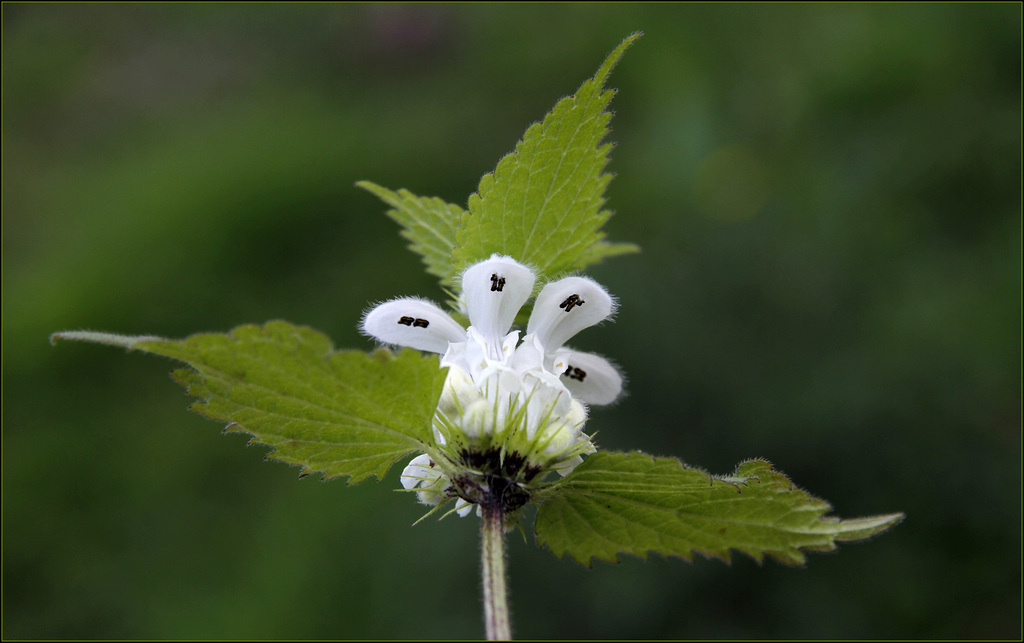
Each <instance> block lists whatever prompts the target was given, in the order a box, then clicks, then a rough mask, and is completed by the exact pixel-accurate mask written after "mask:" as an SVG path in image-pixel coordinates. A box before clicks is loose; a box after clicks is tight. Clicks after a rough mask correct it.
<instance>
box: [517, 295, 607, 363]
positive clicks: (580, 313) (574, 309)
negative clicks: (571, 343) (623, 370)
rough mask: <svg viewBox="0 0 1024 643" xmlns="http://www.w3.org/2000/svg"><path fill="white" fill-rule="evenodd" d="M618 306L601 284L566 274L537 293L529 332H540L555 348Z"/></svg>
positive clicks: (541, 338) (546, 343) (545, 344)
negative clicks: (563, 277)
mask: <svg viewBox="0 0 1024 643" xmlns="http://www.w3.org/2000/svg"><path fill="white" fill-rule="evenodd" d="M614 310H615V302H614V300H612V297H611V295H609V294H608V291H607V290H605V289H604V287H603V286H601V284H599V283H597V282H596V281H594V280H593V279H587V278H586V277H566V278H565V279H559V280H558V281H554V282H552V283H550V284H548V285H546V286H544V289H543V290H541V291H540V294H539V295H537V301H536V302H535V303H534V305H533V313H532V314H531V315H530V323H529V324H528V325H527V327H526V332H527V334H529V333H536V334H537V339H538V340H539V341H540V343H541V345H542V346H543V347H544V350H545V351H546V352H551V351H554V350H555V349H558V348H560V347H561V346H562V344H564V343H565V342H566V341H568V339H569V338H570V337H572V336H573V335H575V334H576V333H578V332H580V331H581V330H583V329H584V328H589V327H590V326H593V325H594V324H596V323H598V322H600V321H603V320H605V319H607V318H608V317H610V316H611V314H612V312H614Z"/></svg>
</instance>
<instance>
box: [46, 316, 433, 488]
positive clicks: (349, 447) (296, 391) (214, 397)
mask: <svg viewBox="0 0 1024 643" xmlns="http://www.w3.org/2000/svg"><path fill="white" fill-rule="evenodd" d="M52 339H53V340H57V339H73V340H82V341H91V342H98V343H104V344H110V345H114V346H124V347H126V348H128V349H130V350H139V351H143V352H146V353H152V354H156V355H164V356H166V357H171V358H174V359H176V360H180V361H182V362H185V363H187V364H188V365H189V366H191V367H192V368H191V369H180V370H177V371H175V372H174V376H175V378H176V379H177V380H178V382H180V383H181V384H182V386H184V387H186V389H187V390H188V393H189V395H192V396H194V397H197V398H199V399H200V401H199V402H196V403H195V404H193V405H192V406H191V408H192V409H194V410H195V411H197V412H199V413H201V414H202V415H205V416H206V417H208V418H211V419H214V420H222V421H225V422H230V423H231V424H229V425H228V427H227V428H226V429H225V431H238V432H244V433H249V434H251V435H252V436H253V440H252V442H256V443H261V444H266V445H268V446H271V447H273V448H274V451H273V452H272V453H271V454H270V455H268V457H269V458H272V459H275V460H281V461H283V462H287V463H289V464H294V465H298V466H301V467H302V473H301V475H307V474H309V473H312V472H314V471H319V472H322V473H323V477H324V479H329V478H336V477H339V476H349V482H350V483H355V482H359V481H361V480H364V479H366V478H367V477H369V476H371V475H375V476H377V478H382V477H383V476H384V474H385V473H387V470H388V468H389V467H390V466H391V465H392V464H394V463H395V462H397V461H398V460H400V459H401V458H403V457H405V456H406V455H408V454H409V453H411V452H413V451H420V450H423V449H424V446H425V444H426V443H428V442H432V436H431V428H430V427H431V419H432V418H433V414H434V409H435V407H436V405H437V399H438V398H439V397H440V395H441V387H442V385H443V384H444V377H445V371H444V370H442V369H441V368H439V366H438V360H437V357H436V356H429V357H424V356H421V355H420V354H419V353H418V352H417V351H411V350H409V351H403V352H401V353H399V354H397V355H395V354H392V353H391V352H390V351H387V350H384V349H381V350H378V351H376V352H375V353H373V354H367V353H363V352H360V351H335V350H334V348H333V347H332V346H331V342H330V340H329V339H328V338H327V337H326V336H325V335H323V334H322V333H319V332H317V331H314V330H311V329H309V328H304V327H301V326H294V325H292V324H289V323H286V322H280V321H275V322H268V323H267V324H266V325H265V326H251V325H250V326H239V327H238V328H235V329H234V330H232V331H231V332H230V333H226V334H223V333H202V334H197V335H192V336H191V337H188V338H186V339H183V340H181V341H172V340H166V339H160V338H156V337H126V336H123V335H112V334H107V333H93V332H82V331H76V332H68V333H56V334H55V335H54V336H53V338H52Z"/></svg>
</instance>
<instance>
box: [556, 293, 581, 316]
mask: <svg viewBox="0 0 1024 643" xmlns="http://www.w3.org/2000/svg"><path fill="white" fill-rule="evenodd" d="M585 303H587V302H585V301H583V300H582V299H580V296H579V295H577V294H573V295H569V296H568V297H566V298H565V301H563V302H562V303H560V304H558V307H559V308H564V309H565V312H569V311H570V310H572V307H573V306H582V305H583V304H585Z"/></svg>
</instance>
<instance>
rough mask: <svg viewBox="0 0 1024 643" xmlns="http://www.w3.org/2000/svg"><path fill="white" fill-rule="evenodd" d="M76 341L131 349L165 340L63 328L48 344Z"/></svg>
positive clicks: (52, 336) (52, 335) (53, 334)
mask: <svg viewBox="0 0 1024 643" xmlns="http://www.w3.org/2000/svg"><path fill="white" fill-rule="evenodd" d="M63 339H66V340H70V341H76V342H92V343H93V344H106V345H107V346H121V347H123V348H128V349H131V348H132V347H134V346H135V345H136V344H139V343H141V342H166V341H167V340H166V339H164V338H163V337H157V336H156V335H118V334H116V333H101V332H98V331H93V330H65V331H60V332H56V333H52V334H51V335H50V345H51V346H56V345H57V342H58V341H60V340H63Z"/></svg>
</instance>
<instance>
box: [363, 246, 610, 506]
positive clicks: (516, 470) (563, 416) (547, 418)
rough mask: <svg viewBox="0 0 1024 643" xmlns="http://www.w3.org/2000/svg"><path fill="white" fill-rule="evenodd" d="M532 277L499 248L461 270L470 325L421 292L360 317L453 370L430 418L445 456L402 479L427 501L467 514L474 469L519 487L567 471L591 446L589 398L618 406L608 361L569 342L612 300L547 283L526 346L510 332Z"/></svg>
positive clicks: (606, 313) (593, 286) (590, 287)
mask: <svg viewBox="0 0 1024 643" xmlns="http://www.w3.org/2000/svg"><path fill="white" fill-rule="evenodd" d="M535 282H536V277H535V275H534V273H533V271H532V270H530V269H529V268H527V267H526V266H524V265H522V264H520V263H518V262H517V261H515V260H514V259H512V258H510V257H503V256H499V255H492V256H491V258H490V259H487V260H485V261H482V262H480V263H477V264H474V265H473V266H470V267H469V268H467V269H466V271H465V272H464V273H463V275H462V306H463V312H464V313H465V314H466V315H467V316H468V318H469V323H470V326H469V328H467V329H463V328H462V326H461V325H460V324H459V323H458V322H456V321H455V320H454V319H452V317H451V316H450V315H448V314H447V313H446V312H444V311H443V310H441V308H440V307H438V306H437V305H436V304H434V303H432V302H429V301H426V300H424V299H417V298H405V299H395V300H392V301H388V302H385V303H383V304H380V305H379V306H377V307H375V308H374V309H372V310H370V311H369V312H368V313H367V314H366V316H365V317H364V318H363V323H362V330H363V331H364V332H365V333H366V334H368V335H370V336H372V337H374V338H376V339H377V340H379V341H381V342H384V343H386V344H392V345H397V346H407V347H410V348H416V349H419V350H424V351H430V352H434V353H438V354H439V355H441V356H442V357H441V366H442V367H447V368H448V369H449V370H448V378H447V380H446V381H445V386H444V390H443V392H442V394H441V399H440V400H439V401H438V408H437V412H436V414H435V417H434V436H435V439H436V442H437V446H438V451H437V454H435V455H436V456H443V457H431V456H428V455H426V454H424V455H421V456H418V457H416V458H414V459H413V460H412V461H411V462H410V463H409V465H408V466H407V467H406V468H405V471H403V473H402V485H403V486H404V487H405V488H406V489H410V490H412V489H415V490H416V493H417V496H418V497H419V499H420V501H421V502H423V503H425V504H438V503H439V502H441V501H443V500H445V499H446V497H449V496H451V495H458V496H459V498H460V502H459V503H458V504H457V505H456V509H457V510H458V511H459V513H460V514H462V515H465V513H468V512H469V510H470V509H471V504H470V502H472V501H473V498H472V496H473V494H474V489H473V487H474V486H475V485H478V483H477V482H474V481H473V480H474V479H475V478H474V475H475V474H479V475H481V476H486V475H490V476H492V477H491V478H487V479H488V480H492V479H493V476H494V475H498V474H500V475H501V476H506V477H508V479H509V480H510V481H511V482H510V484H515V485H520V486H521V485H522V484H525V483H529V482H530V480H532V479H533V478H534V476H539V478H538V480H539V479H540V478H543V474H544V473H546V472H547V471H557V472H558V473H560V474H561V475H565V474H567V473H568V472H569V471H571V470H572V469H573V468H574V467H575V466H576V465H578V464H579V463H580V462H582V457H581V456H582V455H583V454H586V453H592V452H593V451H594V447H593V445H592V444H591V443H590V438H589V436H587V435H586V434H584V433H583V432H582V430H581V429H582V427H583V425H584V423H585V422H586V420H587V411H586V407H585V406H584V405H583V403H590V404H608V403H610V402H612V401H614V400H615V398H616V397H618V395H619V393H620V392H621V390H622V377H621V376H620V375H619V373H618V372H617V371H616V369H615V368H614V367H613V366H612V365H611V364H610V363H609V362H608V361H607V360H606V359H604V358H603V357H600V356H598V355H594V354H591V353H584V352H580V351H575V350H572V349H569V348H567V347H565V346H564V344H565V342H566V341H567V340H569V339H570V338H571V337H573V336H574V335H576V333H578V332H579V331H581V330H583V329H584V328H587V327H589V326H593V325H594V324H597V323H599V322H601V321H603V320H605V319H607V318H609V317H610V316H611V315H612V313H613V312H614V310H615V302H614V300H613V299H612V298H611V296H610V295H609V294H608V293H607V291H605V289H604V288H602V287H601V286H600V285H599V284H598V283H597V282H595V281H593V280H591V279H587V278H585V277H566V278H564V279H560V280H558V281H555V282H552V283H549V284H547V285H546V286H544V288H543V289H541V291H540V294H539V295H538V296H537V299H536V302H535V304H534V308H533V312H532V313H531V315H530V319H529V322H528V324H527V328H526V336H525V337H524V338H523V341H522V343H520V341H519V331H512V330H511V328H512V324H513V323H514V322H515V318H516V315H517V314H518V312H519V310H520V309H521V308H522V307H523V305H524V304H526V302H527V301H528V300H529V298H530V295H531V294H532V293H533V288H534V284H535ZM495 454H496V455H495ZM460 467H462V468H463V469H467V470H468V471H469V475H468V477H467V476H463V475H462V474H461V473H459V471H460ZM496 468H497V469H499V470H498V471H494V470H492V469H496ZM513 495H515V494H513ZM524 502H525V500H524Z"/></svg>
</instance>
